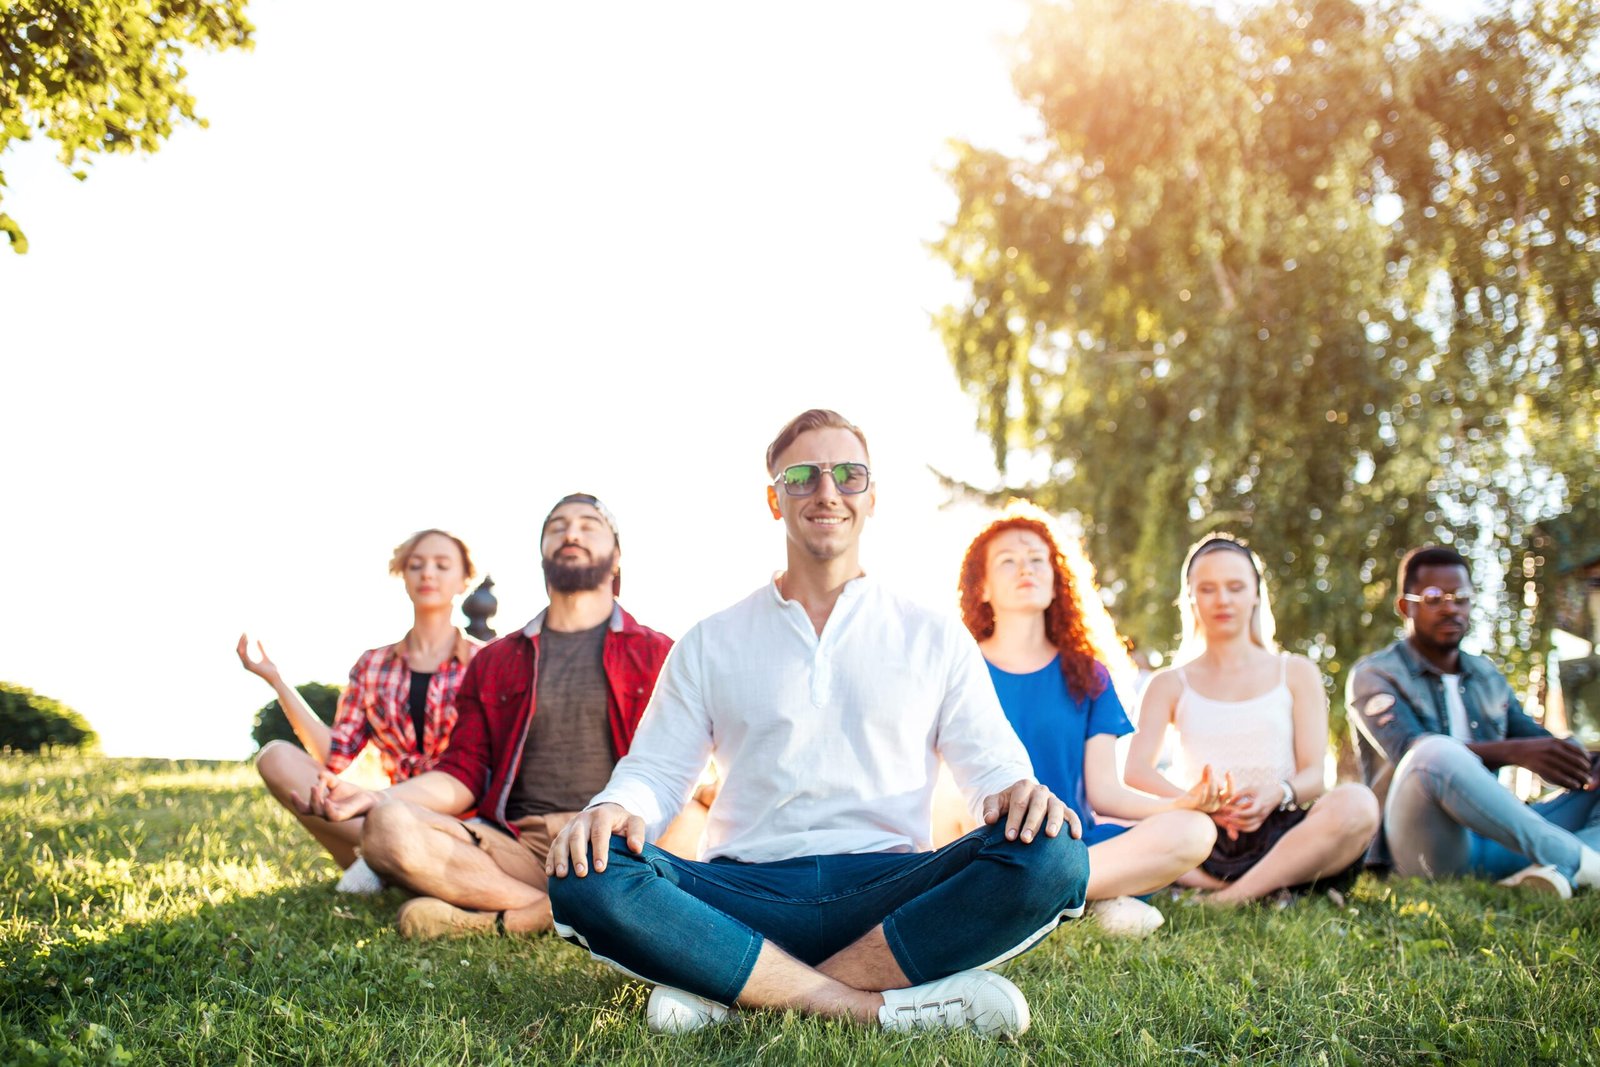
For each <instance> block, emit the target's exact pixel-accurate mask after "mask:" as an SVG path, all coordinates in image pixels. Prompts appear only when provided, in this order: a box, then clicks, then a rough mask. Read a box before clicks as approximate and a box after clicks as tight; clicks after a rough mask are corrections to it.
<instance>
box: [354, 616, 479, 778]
mask: <svg viewBox="0 0 1600 1067" xmlns="http://www.w3.org/2000/svg"><path fill="white" fill-rule="evenodd" d="M405 644H406V643H405V639H404V638H402V639H400V640H399V641H397V642H395V643H394V644H392V645H384V646H383V647H382V648H374V649H369V650H367V651H366V652H363V653H361V658H360V659H358V660H356V665H355V666H354V667H351V668H350V684H349V685H347V686H345V688H344V692H343V693H342V694H340V696H339V710H338V712H337V713H336V714H335V715H334V717H333V728H332V729H333V738H332V742H331V744H330V745H329V750H328V769H329V770H330V771H333V772H334V773H335V774H337V773H339V772H340V771H342V770H344V769H345V768H346V767H348V766H350V761H351V760H353V759H355V758H356V755H357V754H358V753H360V751H361V749H362V748H363V747H364V746H365V745H366V744H367V742H368V741H371V742H372V743H373V744H375V745H377V746H378V755H380V756H381V757H383V769H384V771H385V772H387V773H388V775H389V781H390V782H403V781H405V780H406V779H407V778H411V777H414V776H416V775H419V774H421V773H422V772H423V771H427V770H432V769H433V766H434V764H436V763H438V762H439V757H441V756H443V755H444V751H445V749H447V748H449V747H450V732H451V731H452V730H453V729H455V725H456V691H457V690H459V689H460V688H461V679H462V678H464V677H466V673H467V664H469V663H471V662H472V657H473V656H474V655H475V654H476V653H477V651H478V649H479V648H481V647H483V646H482V645H480V644H479V643H478V642H476V641H474V640H473V639H472V638H470V637H468V636H467V635H466V634H464V633H461V632H460V631H459V630H458V631H456V646H455V648H454V649H452V650H451V652H450V658H449V659H447V660H445V661H444V662H443V663H441V664H440V665H439V669H438V670H437V671H435V672H434V675H433V677H432V678H431V679H430V680H429V681H428V700H427V711H426V713H425V716H424V720H423V729H422V744H421V745H420V746H419V745H418V744H417V731H416V726H415V725H414V724H413V722H412V720H411V668H410V667H409V666H408V665H407V664H406V656H405Z"/></svg>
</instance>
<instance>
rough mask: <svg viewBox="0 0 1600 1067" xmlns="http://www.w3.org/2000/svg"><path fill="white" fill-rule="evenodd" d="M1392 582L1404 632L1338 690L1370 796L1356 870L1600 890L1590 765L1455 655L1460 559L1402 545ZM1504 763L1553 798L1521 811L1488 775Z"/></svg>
mask: <svg viewBox="0 0 1600 1067" xmlns="http://www.w3.org/2000/svg"><path fill="white" fill-rule="evenodd" d="M1399 580H1400V594H1399V596H1398V597H1396V599H1395V611H1396V612H1397V613H1398V614H1399V615H1400V617H1401V619H1403V620H1404V621H1405V636H1404V637H1403V638H1401V639H1400V640H1398V641H1396V642H1395V643H1394V644H1392V645H1390V646H1389V647H1388V648H1386V649H1384V650H1382V651H1381V652H1375V653H1373V654H1372V655H1370V656H1367V657H1366V658H1364V659H1362V660H1360V661H1359V662H1357V663H1356V665H1355V667H1354V668H1353V669H1352V670H1351V672H1350V681H1349V683H1348V685H1347V687H1346V688H1347V690H1348V704H1349V714H1350V721H1351V722H1352V723H1354V724H1355V726H1356V731H1357V749H1356V751H1357V755H1358V756H1359V757H1360V760H1361V773H1362V775H1363V776H1364V777H1365V778H1366V780H1367V782H1368V783H1369V784H1370V785H1371V786H1372V788H1373V790H1374V791H1375V792H1376V793H1377V794H1378V796H1379V797H1380V798H1382V799H1383V828H1382V832H1381V833H1380V834H1379V836H1378V839H1377V841H1375V842H1374V843H1373V847H1372V851H1371V853H1370V854H1369V856H1368V862H1369V863H1371V864H1372V865H1374V866H1384V865H1387V864H1388V863H1390V862H1392V864H1393V867H1394V871H1395V873H1397V874H1402V875H1407V876H1414V877H1422V878H1445V877H1451V876H1459V875H1476V876H1478V877H1480V878H1494V879H1498V880H1499V881H1500V884H1501V885H1510V886H1517V887H1520V888H1522V889H1524V890H1530V891H1533V892H1542V893H1548V894H1551V895H1554V896H1557V897H1561V898H1563V899H1565V898H1567V897H1570V896H1571V895H1572V891H1573V889H1575V888H1589V889H1593V888H1595V887H1597V886H1600V851H1597V850H1600V756H1596V755H1594V754H1591V753H1587V752H1585V751H1584V750H1583V749H1582V748H1580V747H1578V746H1577V745H1576V744H1574V743H1572V742H1570V741H1564V740H1561V739H1560V738H1557V737H1555V736H1553V735H1552V734H1551V733H1550V731H1549V730H1546V729H1545V728H1544V727H1543V726H1540V725H1539V724H1538V723H1536V722H1534V721H1533V719H1532V718H1530V717H1529V715H1528V713H1527V712H1525V711H1523V710H1522V704H1521V703H1520V702H1519V701H1518V700H1517V697H1516V694H1515V693H1513V692H1512V691H1511V686H1510V685H1509V684H1508V683H1507V682H1506V680H1505V676H1504V675H1502V674H1501V673H1500V672H1499V671H1498V670H1497V669H1496V668H1495V666H1494V664H1493V663H1491V662H1489V660H1488V659H1486V658H1485V657H1483V656H1475V655H1472V654H1470V653H1467V652H1464V651H1462V649H1461V641H1462V639H1463V638H1465V637H1466V635H1467V624H1468V622H1469V621H1470V617H1471V607H1472V597H1473V590H1472V575H1471V572H1470V571H1469V570H1468V568H1467V561H1466V560H1465V559H1464V558H1463V557H1462V556H1461V554H1460V553H1458V552H1457V551H1456V550H1455V549H1453V548H1447V547H1443V546H1438V545H1434V546H1430V547H1426V548H1418V549H1413V550H1412V551H1411V552H1409V553H1407V555H1406V557H1405V559H1404V560H1403V561H1402V562H1401V564H1400V578H1399ZM1506 766H1518V767H1526V768H1528V769H1529V770H1531V771H1533V772H1534V773H1535V774H1538V775H1539V776H1540V777H1541V778H1543V779H1544V780H1545V781H1547V782H1550V783H1552V784H1553V785H1556V786H1558V787H1559V788H1560V789H1561V790H1562V791H1561V792H1558V793H1556V794H1555V795H1554V796H1552V797H1550V798H1548V799H1545V800H1542V801H1540V802H1539V803H1536V804H1524V803H1523V802H1522V801H1520V800H1518V799H1517V798H1516V796H1514V795H1513V794H1512V792H1511V791H1510V790H1509V789H1507V788H1506V787H1505V786H1503V785H1501V784H1500V781H1499V779H1498V778H1497V777H1496V776H1495V771H1497V770H1499V769H1500V768H1501V767H1506Z"/></svg>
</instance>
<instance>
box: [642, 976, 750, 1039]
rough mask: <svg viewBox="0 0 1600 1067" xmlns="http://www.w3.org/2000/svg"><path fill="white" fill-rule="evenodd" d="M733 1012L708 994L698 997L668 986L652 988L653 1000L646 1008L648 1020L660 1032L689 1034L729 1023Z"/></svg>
mask: <svg viewBox="0 0 1600 1067" xmlns="http://www.w3.org/2000/svg"><path fill="white" fill-rule="evenodd" d="M732 1014H733V1012H732V1011H731V1010H730V1009H728V1008H725V1007H723V1006H722V1005H721V1004H718V1003H717V1002H716V1001H714V1000H707V999H706V998H705V997H697V996H695V995H694V994H693V993H686V992H684V991H683V990H681V989H674V988H672V987H671V986H669V985H658V986H656V987H655V988H654V989H652V990H651V991H650V1003H649V1004H648V1005H647V1006H646V1007H645V1009H644V1019H645V1023H646V1024H647V1025H649V1027H650V1029H651V1030H654V1031H655V1032H656V1033H658V1034H687V1033H691V1032H693V1031H695V1030H698V1029H700V1028H701V1027H703V1026H710V1025H711V1024H712V1023H720V1022H726V1021H727V1019H728V1016H730V1015H732Z"/></svg>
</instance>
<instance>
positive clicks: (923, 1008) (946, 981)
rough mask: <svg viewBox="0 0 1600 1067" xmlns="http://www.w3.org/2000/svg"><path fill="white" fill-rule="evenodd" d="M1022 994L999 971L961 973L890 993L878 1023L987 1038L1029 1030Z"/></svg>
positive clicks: (888, 1027)
mask: <svg viewBox="0 0 1600 1067" xmlns="http://www.w3.org/2000/svg"><path fill="white" fill-rule="evenodd" d="M1030 1021H1031V1019H1030V1018H1029V1015H1028V1001H1027V1000H1026V999H1025V998H1024V997H1023V995H1022V991H1021V990H1020V989H1018V988H1017V987H1016V986H1014V985H1012V984H1011V983H1010V982H1008V981H1006V980H1005V979H1004V978H1001V977H1000V976H999V975H998V974H995V973H994V972H993V971H957V972H956V973H955V974H952V975H951V976H950V977H949V978H941V979H939V980H938V981H937V982H924V983H923V984H922V985H914V986H912V987H911V988H909V989H885V990H884V991H883V1007H881V1008H879V1009H878V1022H879V1023H880V1024H882V1026H883V1028H884V1029H885V1030H929V1029H958V1028H964V1029H970V1030H976V1031H977V1032H978V1033H979V1034H980V1035H982V1036H984V1037H990V1036H993V1035H995V1034H1012V1035H1015V1034H1020V1033H1022V1032H1023V1031H1025V1030H1026V1029H1028V1023H1029V1022H1030Z"/></svg>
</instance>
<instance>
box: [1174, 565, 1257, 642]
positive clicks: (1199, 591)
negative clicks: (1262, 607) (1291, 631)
mask: <svg viewBox="0 0 1600 1067" xmlns="http://www.w3.org/2000/svg"><path fill="white" fill-rule="evenodd" d="M1189 597H1190V601H1191V602H1192V604H1193V605H1194V611H1195V615H1196V617H1197V618H1198V619H1199V620H1200V625H1201V626H1203V627H1205V628H1206V630H1207V631H1211V630H1213V629H1218V630H1223V631H1232V630H1235V629H1237V627H1238V626H1239V625H1242V624H1247V623H1248V622H1249V621H1250V615H1251V612H1253V611H1254V610H1255V606H1256V604H1257V603H1258V602H1259V601H1260V599H1261V596H1260V593H1259V592H1258V591H1257V589H1256V572H1255V568H1254V567H1252V566H1251V565H1250V560H1249V559H1247V558H1246V557H1245V555H1244V553H1243V552H1237V551H1235V550H1233V549H1231V548H1228V549H1216V550H1213V551H1211V552H1207V553H1205V554H1204V555H1201V556H1199V557H1197V558H1196V559H1195V561H1194V564H1193V565H1192V566H1191V567H1190V568H1189Z"/></svg>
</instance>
